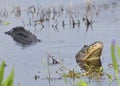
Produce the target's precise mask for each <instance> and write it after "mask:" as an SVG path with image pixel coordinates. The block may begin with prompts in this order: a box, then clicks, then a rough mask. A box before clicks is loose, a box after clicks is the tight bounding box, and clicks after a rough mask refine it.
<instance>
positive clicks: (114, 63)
mask: <svg viewBox="0 0 120 86" xmlns="http://www.w3.org/2000/svg"><path fill="white" fill-rule="evenodd" d="M111 56H112V62H113V68H114V71H115V76H116V79H117V82H118V86H120V79H119V74H118V71H119V69H118V63H117V58H116V55H115V41H113V43H112V45H111Z"/></svg>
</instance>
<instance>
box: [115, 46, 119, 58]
mask: <svg viewBox="0 0 120 86" xmlns="http://www.w3.org/2000/svg"><path fill="white" fill-rule="evenodd" d="M116 47H117V51H118V56H119V58H120V46H119V45H117V46H116Z"/></svg>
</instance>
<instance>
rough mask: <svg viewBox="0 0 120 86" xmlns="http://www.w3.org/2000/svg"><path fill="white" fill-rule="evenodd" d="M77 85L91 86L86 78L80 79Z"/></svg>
mask: <svg viewBox="0 0 120 86" xmlns="http://www.w3.org/2000/svg"><path fill="white" fill-rule="evenodd" d="M75 86H89V85H88V83H87V82H85V81H84V80H80V81H79V82H78V83H77V84H76V85H75Z"/></svg>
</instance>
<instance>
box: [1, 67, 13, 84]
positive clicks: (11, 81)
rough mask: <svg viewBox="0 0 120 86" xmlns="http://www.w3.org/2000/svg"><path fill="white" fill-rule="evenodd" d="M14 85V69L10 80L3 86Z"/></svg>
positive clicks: (9, 77)
mask: <svg viewBox="0 0 120 86" xmlns="http://www.w3.org/2000/svg"><path fill="white" fill-rule="evenodd" d="M13 84H14V69H12V71H11V73H10V75H9V76H8V78H7V79H6V80H5V81H4V82H3V85H2V86H13Z"/></svg>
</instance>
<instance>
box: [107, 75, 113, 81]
mask: <svg viewBox="0 0 120 86" xmlns="http://www.w3.org/2000/svg"><path fill="white" fill-rule="evenodd" d="M105 74H106V75H107V77H108V78H109V79H110V81H112V80H113V77H112V75H110V74H108V73H105Z"/></svg>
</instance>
